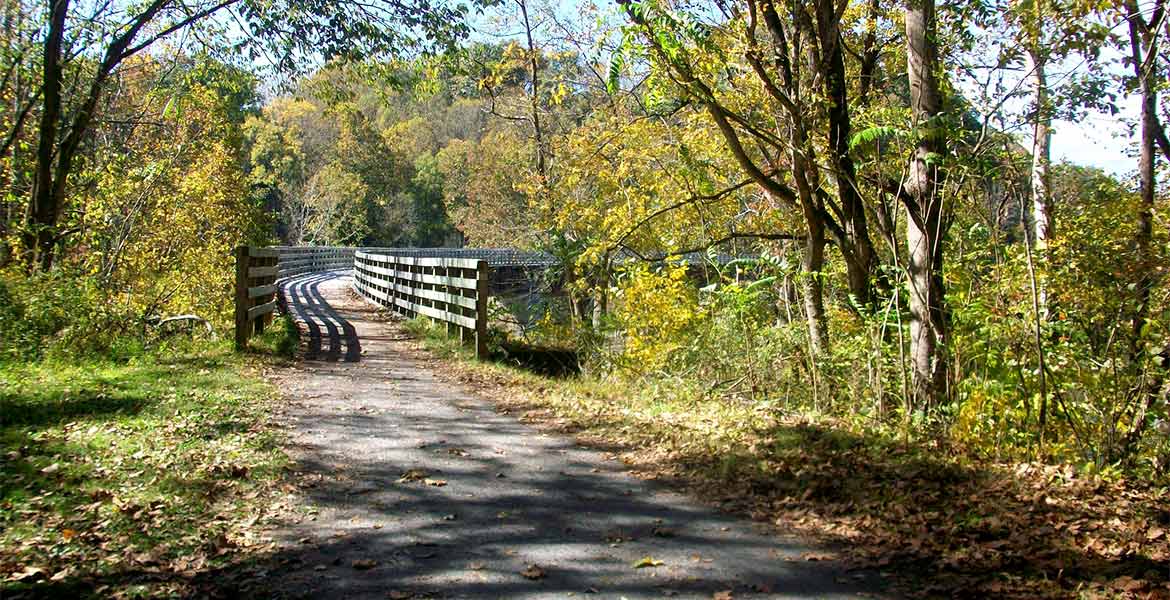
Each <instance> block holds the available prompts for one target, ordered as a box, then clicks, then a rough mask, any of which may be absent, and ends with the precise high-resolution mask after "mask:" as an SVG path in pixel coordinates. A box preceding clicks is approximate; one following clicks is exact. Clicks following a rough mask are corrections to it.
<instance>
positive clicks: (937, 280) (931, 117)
mask: <svg viewBox="0 0 1170 600" xmlns="http://www.w3.org/2000/svg"><path fill="white" fill-rule="evenodd" d="M905 18H906V57H907V60H906V66H907V72H908V75H909V81H910V108H911V113H912V116H913V119H914V121H915V124H916V126H917V128H919V129H920V130H921V133H920V134H919V138H918V143H917V146H916V148H915V149H914V154H913V156H912V157H911V159H910V165H909V169H908V174H907V179H906V184H905V186H904V193H903V194H902V201H903V204H904V205H905V207H906V216H907V219H906V246H907V251H908V255H909V265H908V273H907V276H908V283H909V287H910V356H911V366H912V368H911V375H912V384H913V385H912V387H913V391H912V394H913V404H914V406H915V407H916V408H917V409H918V410H922V411H926V410H930V409H932V408H935V407H937V406H939V405H940V404H941V403H942V402H943V400H944V399H945V398H946V397H947V395H948V391H949V390H948V389H947V380H948V364H947V359H946V347H947V333H948V332H947V330H948V323H947V321H948V318H947V315H946V311H945V305H944V294H945V290H944V288H943V281H942V269H943V252H942V250H943V248H942V242H943V237H944V236H945V234H946V231H945V226H946V223H945V221H944V216H943V210H942V198H941V196H940V195H939V187H940V185H939V183H940V180H941V178H942V176H943V172H942V168H941V165H940V164H939V163H940V161H941V157H942V156H941V155H942V150H943V139H942V135H941V129H940V125H939V123H938V122H937V121H938V118H939V116H940V115H941V114H942V95H941V93H940V91H939V83H938V77H937V73H938V42H937V37H936V36H937V28H936V25H935V7H934V0H907V2H906V13H905Z"/></svg>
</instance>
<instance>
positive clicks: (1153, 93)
mask: <svg viewBox="0 0 1170 600" xmlns="http://www.w3.org/2000/svg"><path fill="white" fill-rule="evenodd" d="M1159 4H1160V3H1159ZM1126 12H1127V13H1128V14H1127V15H1126V16H1127V21H1128V22H1129V38H1130V51H1131V58H1132V59H1133V68H1134V73H1135V75H1136V76H1137V79H1138V85H1139V88H1140V90H1141V97H1142V112H1141V142H1140V152H1141V155H1140V158H1139V159H1138V180H1139V185H1140V188H1141V189H1140V190H1139V196H1140V199H1141V204H1140V205H1139V208H1138V214H1137V220H1138V231H1137V237H1136V239H1135V240H1134V242H1135V246H1136V249H1137V255H1138V260H1139V261H1140V263H1141V264H1140V265H1139V267H1138V269H1139V271H1138V281H1137V295H1138V297H1137V311H1136V312H1135V314H1134V317H1133V328H1132V329H1133V348H1134V354H1135V356H1136V355H1137V354H1138V353H1140V352H1141V334H1142V330H1143V329H1144V328H1145V325H1146V319H1147V315H1148V313H1149V304H1150V288H1151V287H1152V286H1153V277H1152V272H1151V271H1152V269H1153V267H1154V265H1152V264H1150V262H1151V261H1150V245H1151V242H1152V240H1153V234H1154V223H1153V221H1154V219H1153V212H1154V194H1155V191H1156V190H1155V186H1156V185H1157V180H1156V178H1155V164H1154V158H1155V157H1154V144H1155V143H1156V139H1155V138H1156V136H1157V130H1158V112H1157V111H1158V91H1157V85H1158V76H1157V69H1156V65H1157V57H1158V48H1157V37H1158V32H1156V31H1155V32H1150V31H1149V29H1148V25H1147V24H1146V22H1145V19H1144V17H1143V16H1142V13H1141V9H1140V8H1139V7H1138V6H1137V3H1136V2H1133V0H1130V1H1129V2H1126ZM1143 49H1145V51H1146V53H1147V54H1146V55H1145V56H1144V57H1143V52H1142V51H1143Z"/></svg>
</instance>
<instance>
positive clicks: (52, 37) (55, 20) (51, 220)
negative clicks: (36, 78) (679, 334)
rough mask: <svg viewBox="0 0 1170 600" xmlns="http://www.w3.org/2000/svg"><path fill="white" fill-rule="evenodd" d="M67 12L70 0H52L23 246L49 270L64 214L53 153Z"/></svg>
mask: <svg viewBox="0 0 1170 600" xmlns="http://www.w3.org/2000/svg"><path fill="white" fill-rule="evenodd" d="M68 14H69V0H54V1H53V3H52V7H51V9H50V13H49V30H48V31H47V32H46V34H45V42H44V48H43V49H44V55H43V58H42V63H41V76H42V79H41V98H42V101H43V102H44V106H43V108H42V109H41V120H40V125H39V127H38V129H37V133H38V136H39V138H38V140H37V155H36V156H37V161H36V171H35V174H34V176H33V177H34V178H33V187H32V193H31V195H30V197H29V206H28V213H27V215H26V217H25V230H24V234H23V244H24V249H23V250H24V253H25V260H26V261H27V264H28V268H29V269H30V270H35V269H38V268H39V269H40V270H43V271H47V270H49V268H50V267H52V265H53V247H54V245H55V244H56V239H57V238H56V226H57V220H58V218H59V217H60V214H61V198H60V197H59V196H58V195H57V194H56V193H55V192H56V189H57V187H58V186H57V185H56V182H55V181H54V177H53V175H54V173H53V156H54V152H55V149H56V145H57V133H58V128H59V126H60V121H61V85H62V75H63V73H62V55H61V50H62V41H63V40H64V38H65V18H66V17H67V16H68Z"/></svg>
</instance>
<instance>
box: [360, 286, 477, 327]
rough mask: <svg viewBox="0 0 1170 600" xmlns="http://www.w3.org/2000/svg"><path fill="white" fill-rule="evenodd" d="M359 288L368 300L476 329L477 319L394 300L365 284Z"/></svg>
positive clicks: (407, 301) (400, 299)
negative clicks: (371, 299)
mask: <svg viewBox="0 0 1170 600" xmlns="http://www.w3.org/2000/svg"><path fill="white" fill-rule="evenodd" d="M357 287H358V293H360V294H362V295H364V296H366V297H368V298H377V299H379V300H383V301H385V302H388V303H392V304H394V305H396V306H398V307H400V308H403V309H406V310H408V311H410V312H413V313H417V314H420V315H425V316H428V317H431V318H433V319H438V320H440V321H445V322H448V323H454V324H456V325H459V326H461V327H466V328H468V329H474V328H475V319H472V318H470V317H465V316H463V315H460V314H456V313H452V312H450V311H446V310H443V309H439V308H433V307H430V306H426V305H424V304H419V303H416V302H411V301H409V300H406V299H404V298H394V297H392V296H390V295H389V294H386V293H385V292H382V291H380V290H377V289H373V288H371V287H368V286H366V285H365V284H364V283H358V284H357Z"/></svg>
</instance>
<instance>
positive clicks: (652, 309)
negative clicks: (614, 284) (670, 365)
mask: <svg viewBox="0 0 1170 600" xmlns="http://www.w3.org/2000/svg"><path fill="white" fill-rule="evenodd" d="M618 298H619V301H618V304H617V307H616V310H615V316H616V317H617V319H618V321H619V323H620V324H621V326H622V328H623V329H624V330H625V340H626V349H625V357H626V358H627V359H628V362H629V364H630V365H631V366H632V367H633V368H634V369H635V370H638V371H641V372H649V371H654V370H656V369H659V368H661V367H663V366H664V365H666V363H667V362H668V361H669V360H670V357H671V355H672V354H673V353H674V352H675V351H676V350H678V349H679V348H680V347H681V346H682V345H683V342H684V341H685V340H686V339H687V338H688V336H687V332H688V331H690V330H691V329H692V328H693V327H694V326H695V325H696V324H697V322H698V321H699V319H700V318H701V316H702V315H701V308H700V306H699V298H698V294H697V292H696V290H695V286H694V284H693V283H692V282H691V281H690V280H688V278H687V267H686V265H678V266H674V267H670V268H668V269H665V270H663V271H654V270H651V269H649V268H647V267H645V266H640V267H635V268H634V269H632V270H630V271H627V272H626V275H625V277H624V278H623V279H622V282H621V285H620V287H619V289H618Z"/></svg>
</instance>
